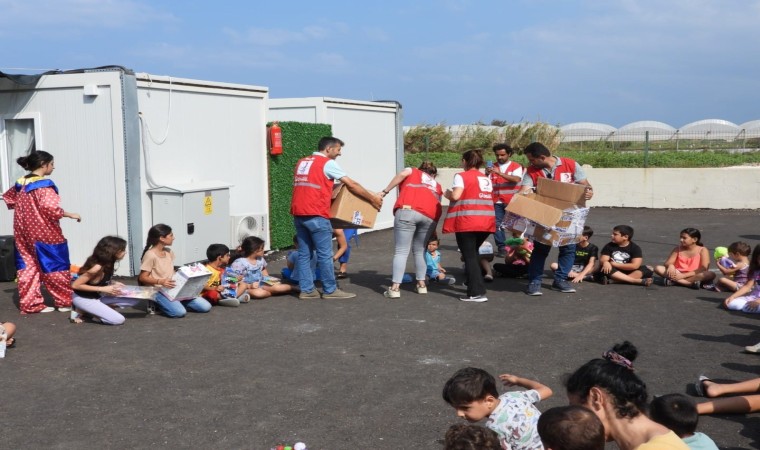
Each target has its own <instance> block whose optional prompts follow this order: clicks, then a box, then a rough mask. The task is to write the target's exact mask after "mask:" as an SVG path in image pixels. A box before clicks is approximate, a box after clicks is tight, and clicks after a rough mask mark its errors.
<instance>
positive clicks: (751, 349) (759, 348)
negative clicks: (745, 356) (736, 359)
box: [744, 342, 760, 354]
mask: <svg viewBox="0 0 760 450" xmlns="http://www.w3.org/2000/svg"><path fill="white" fill-rule="evenodd" d="M744 351H745V352H747V353H755V354H757V353H760V342H758V343H757V344H755V345H748V346H746V347H744Z"/></svg>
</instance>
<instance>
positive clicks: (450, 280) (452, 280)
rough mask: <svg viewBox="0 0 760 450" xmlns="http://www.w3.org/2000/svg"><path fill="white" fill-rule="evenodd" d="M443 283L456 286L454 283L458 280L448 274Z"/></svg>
mask: <svg viewBox="0 0 760 450" xmlns="http://www.w3.org/2000/svg"><path fill="white" fill-rule="evenodd" d="M441 282H442V283H443V284H448V285H449V286H454V284H455V283H456V282H457V279H456V278H454V277H450V276H448V275H447V276H446V278H444V279H443V280H441Z"/></svg>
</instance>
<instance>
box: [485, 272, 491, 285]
mask: <svg viewBox="0 0 760 450" xmlns="http://www.w3.org/2000/svg"><path fill="white" fill-rule="evenodd" d="M483 279H484V280H486V281H487V282H489V283H490V282H492V281H493V275H491V274H490V273H487V274H485V275H484V276H483Z"/></svg>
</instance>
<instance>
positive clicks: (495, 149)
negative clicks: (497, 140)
mask: <svg viewBox="0 0 760 450" xmlns="http://www.w3.org/2000/svg"><path fill="white" fill-rule="evenodd" d="M499 150H506V151H507V155H509V156H512V154H513V153H514V152H515V150H514V149H513V148H512V147H510V146H509V144H496V145H494V146H493V152H494V153H496V152H498V151H499Z"/></svg>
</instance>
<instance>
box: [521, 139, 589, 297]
mask: <svg viewBox="0 0 760 450" xmlns="http://www.w3.org/2000/svg"><path fill="white" fill-rule="evenodd" d="M524 153H525V156H526V157H527V158H528V163H529V165H528V168H527V169H526V170H525V175H523V178H522V181H521V182H520V193H521V194H527V193H530V192H533V190H534V189H535V187H536V186H537V185H538V179H539V178H550V179H552V180H556V181H561V182H563V183H576V184H583V185H586V186H587V187H586V200H589V199H591V197H593V196H594V189H593V188H592V187H591V185H590V184H589V182H588V180H587V179H586V173H585V172H584V171H583V167H581V165H580V164H578V163H577V162H575V161H574V160H572V159H570V158H561V157H559V156H552V154H551V152H550V151H549V149H548V148H546V146H545V145H544V144H542V143H540V142H534V143H532V144H530V145H528V146H527V147H525V150H524ZM533 245H534V247H533V254H532V255H531V257H530V264H529V265H528V290H527V291H526V292H525V293H526V294H528V295H542V293H541V278H543V276H544V263H545V262H546V257H547V256H548V255H549V250H551V247H550V246H548V245H546V244H542V243H541V242H538V241H536V242H534V243H533ZM574 260H575V244H570V245H563V246H562V247H559V259H558V260H557V265H558V266H559V267H558V268H557V270H556V271H555V272H554V283H552V289H555V290H558V291H560V292H565V293H572V292H575V289H574V288H573V286H572V285H571V284H570V283H569V282H568V281H567V274H568V273H569V272H570V269H572V267H573V261H574Z"/></svg>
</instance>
